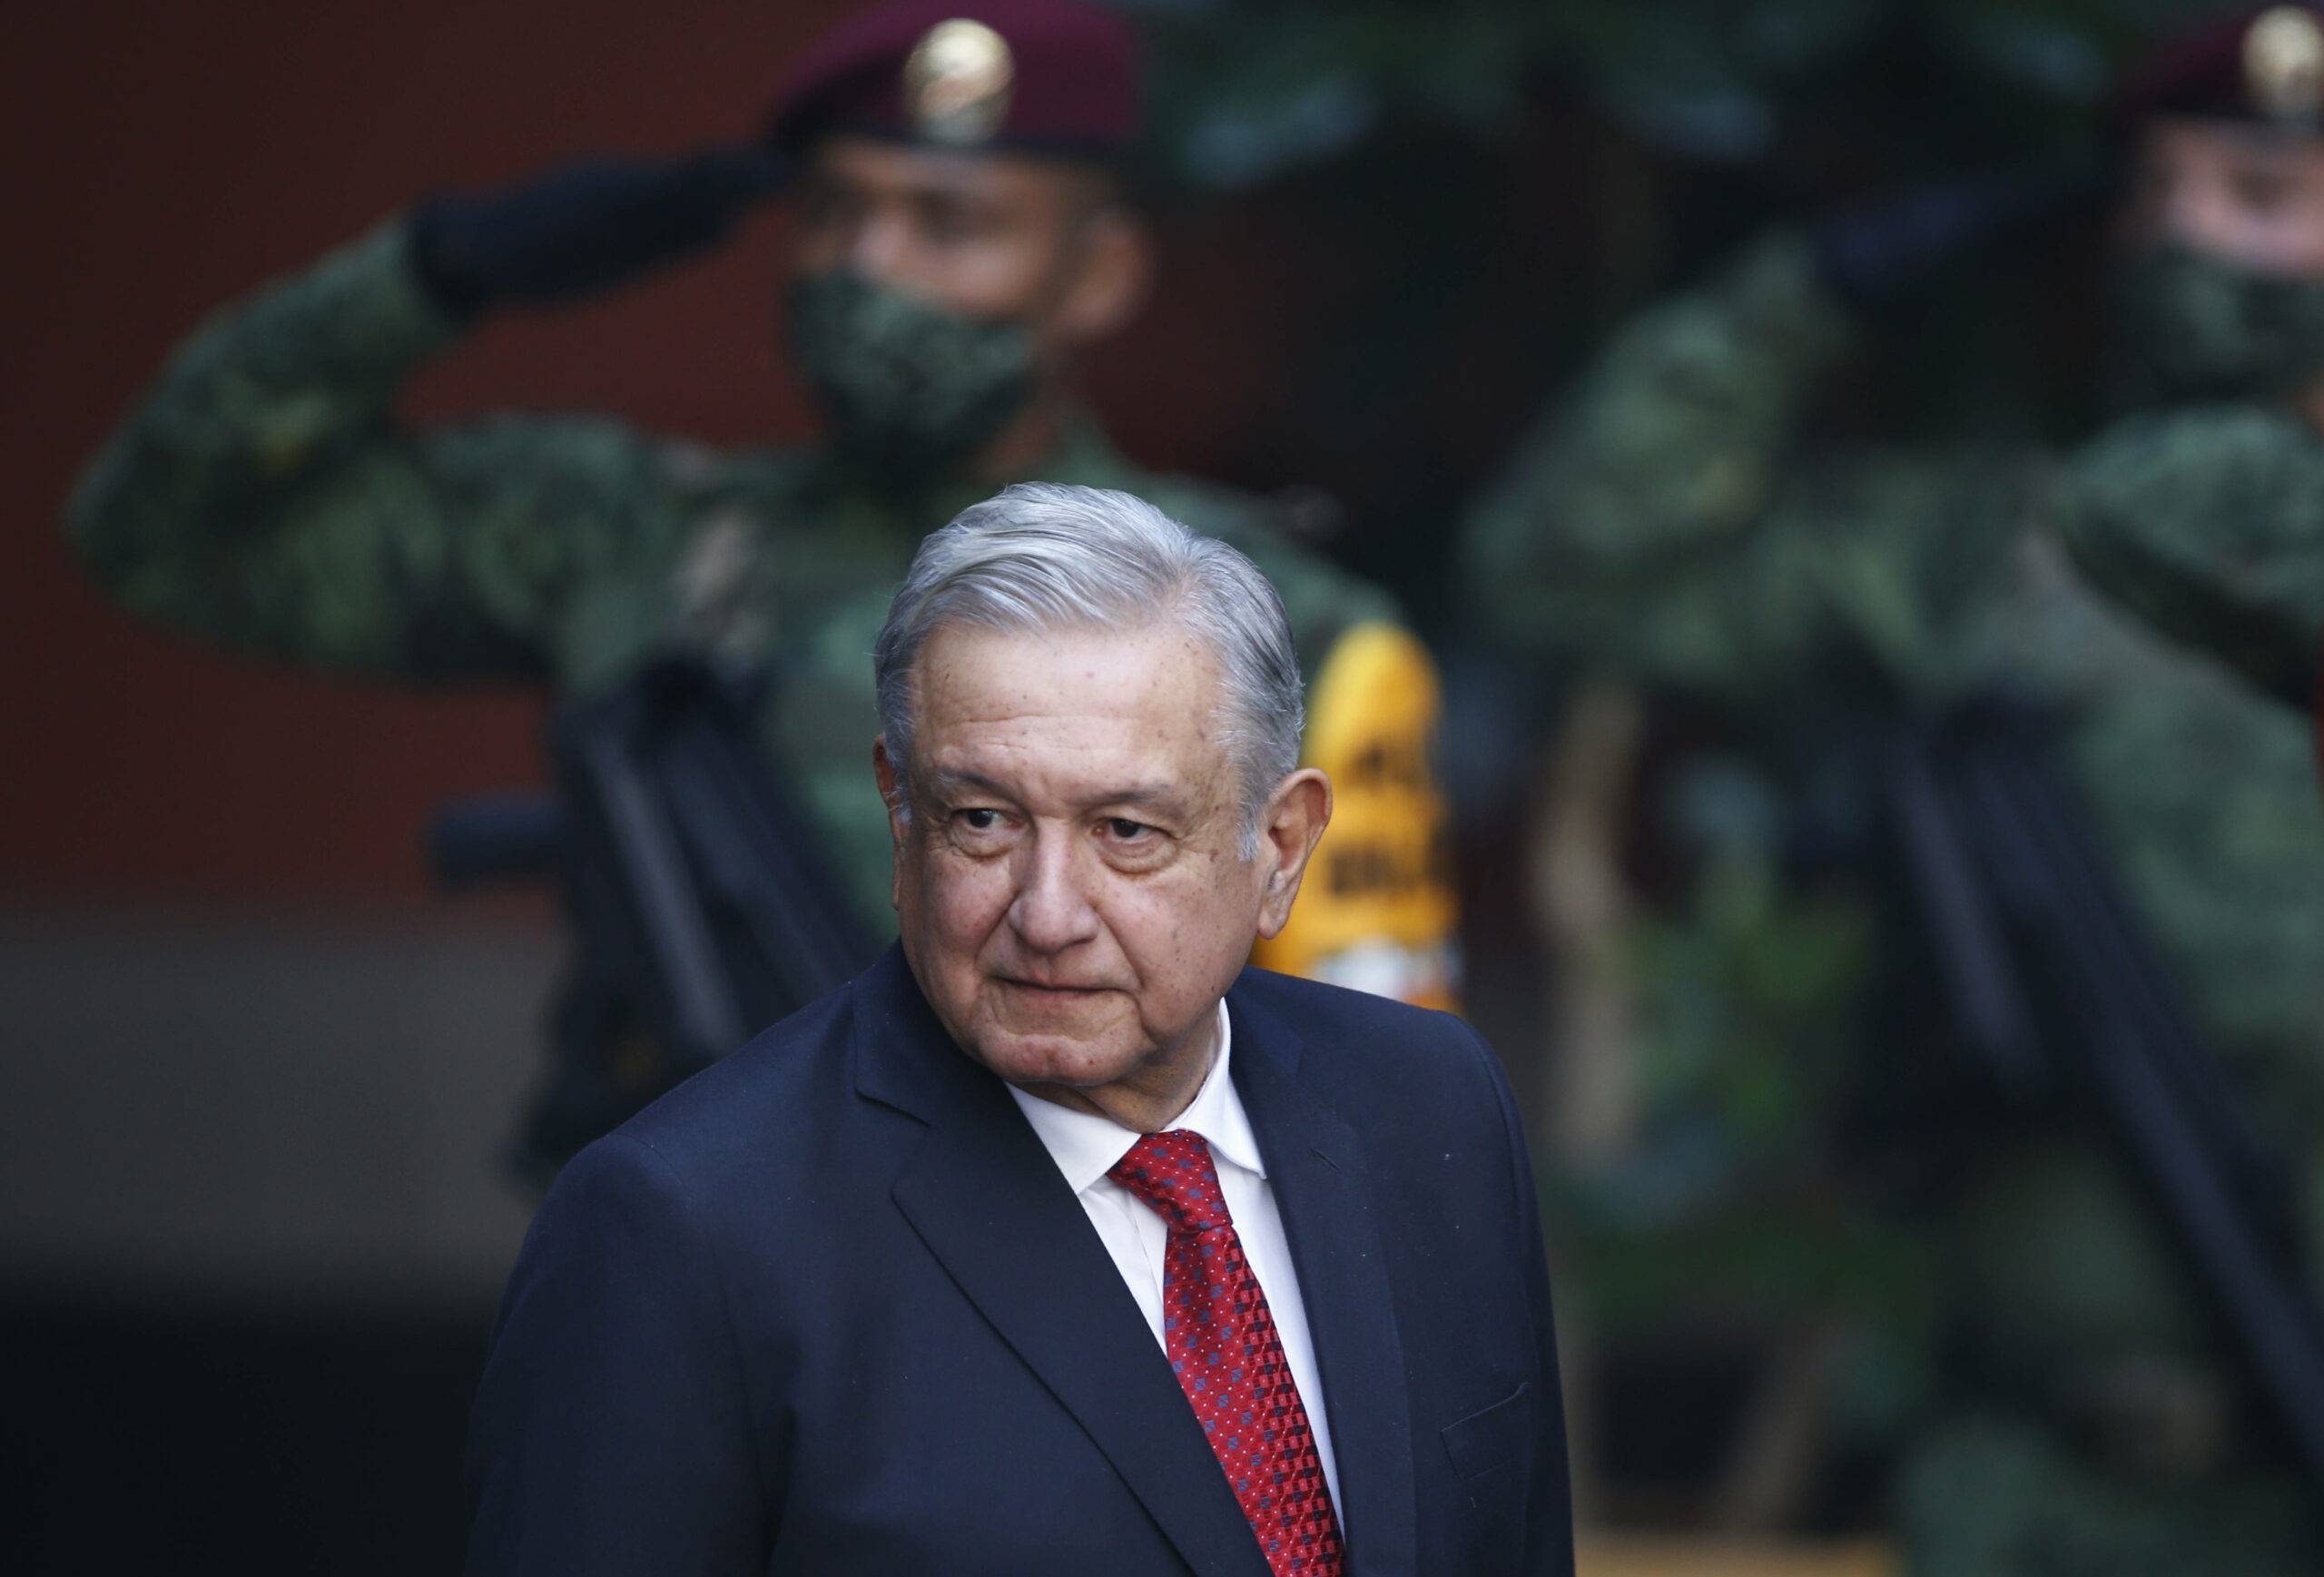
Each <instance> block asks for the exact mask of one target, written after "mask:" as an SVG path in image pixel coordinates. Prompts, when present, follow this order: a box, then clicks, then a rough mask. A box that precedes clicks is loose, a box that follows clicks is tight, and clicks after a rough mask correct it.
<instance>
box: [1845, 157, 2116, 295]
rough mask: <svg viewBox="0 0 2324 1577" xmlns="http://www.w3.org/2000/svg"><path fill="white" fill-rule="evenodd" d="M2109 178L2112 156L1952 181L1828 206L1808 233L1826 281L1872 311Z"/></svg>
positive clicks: (2062, 218)
mask: <svg viewBox="0 0 2324 1577" xmlns="http://www.w3.org/2000/svg"><path fill="white" fill-rule="evenodd" d="M2114 181H2115V173H2114V171H2113V169H2112V166H2110V165H2101V164H2097V163H2073V164H2070V165H2055V164H2053V165H2047V166H2043V167H2041V168H2037V169H2033V170H2024V171H2013V172H2009V173H2006V174H1987V175H1980V176H1974V177H1971V178H1969V179H1967V180H1962V181H1951V182H1945V183H1943V184H1941V185H1935V186H1924V187H1920V188H1918V189H1916V190H1915V191H1912V192H1905V193H1904V194H1903V195H1902V196H1898V197H1892V198H1888V199H1886V200H1884V201H1882V202H1876V203H1872V204H1870V205H1868V206H1866V207H1864V208H1857V209H1852V210H1850V211H1849V212H1846V213H1841V214H1837V215H1835V216H1833V217H1832V218H1830V219H1827V220H1825V221H1824V222H1822V223H1820V224H1818V225H1817V226H1816V228H1815V229H1814V230H1813V231H1811V232H1809V236H1808V241H1809V244H1810V246H1811V247H1813V249H1814V251H1815V254H1816V261H1817V267H1818V268H1819V269H1820V271H1822V273H1823V276H1824V280H1825V282H1826V283H1827V284H1829V285H1830V286H1831V287H1832V289H1833V290H1834V291H1837V293H1838V294H1839V295H1840V296H1841V298H1842V299H1843V300H1845V301H1847V302H1848V303H1849V304H1850V305H1851V306H1854V307H1856V308H1859V309H1862V310H1867V311H1874V312H1877V311H1879V310H1882V309H1884V308H1886V307H1891V306H1895V305H1896V304H1897V303H1899V302H1901V301H1905V300H1906V299H1908V298H1910V297H1911V296H1913V295H1915V293H1917V292H1918V291H1921V290H1922V289H1923V288H1924V287H1925V286H1926V285H1928V284H1929V283H1930V282H1931V281H1934V280H1935V278H1936V276H1937V275H1938V274H1940V273H1941V272H1943V271H1944V270H1945V268H1946V267H1947V266H1948V265H1950V264H1952V263H1954V262H1955V261H1959V260H1961V259H1963V258H1965V257H1967V256H1970V255H1972V254H1974V253H1980V252H1983V251H1985V250H1987V249H1988V248H1991V247H1994V246H1998V245H2002V244H2004V243H2006V242H2008V241H2014V240H2017V239H2020V238H2021V237H2024V236H2025V235H2027V234H2029V233H2030V232H2035V231H2038V230H2041V229H2043V228H2044V227H2045V226H2048V225H2050V224H2053V223H2063V222H2066V221H2068V220H2070V219H2071V218H2073V216H2074V215H2076V214H2080V213H2087V212H2093V211H2094V209H2095V208H2096V207H2097V205H2098V204H2100V203H2101V202H2103V201H2104V200H2105V199H2106V198H2107V197H2108V196H2109V195H2110V194H2111V192H2112V189H2113V185H2114Z"/></svg>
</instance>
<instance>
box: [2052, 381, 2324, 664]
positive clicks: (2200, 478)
mask: <svg viewBox="0 0 2324 1577" xmlns="http://www.w3.org/2000/svg"><path fill="white" fill-rule="evenodd" d="M2072 482H2073V486H2072V488H2071V490H2070V492H2069V494H2068V498H2069V501H2070V505H2071V507H2070V508H2067V509H2066V510H2065V511H2064V514H2063V526H2064V532H2065V541H2066V545H2067V547H2069V548H2070V549H2071V550H2072V552H2073V558H2074V562H2075V564H2076V565H2077V566H2078V567H2080V568H2081V569H2082V570H2083V573H2084V574H2086V575H2087V576H2088V577H2090V578H2091V579H2092V580H2093V582H2095V583H2096V584H2097V585H2099V586H2102V587H2103V588H2104V589H2105V591H2106V592H2107V594H2108V595H2109V596H2112V597H2113V598H2114V600H2115V601H2117V602H2118V603H2120V604H2121V605H2122V606H2124V607H2126V608H2128V609H2130V610H2131V611H2132V612H2133V613H2135V614H2137V615H2138V616H2140V617H2142V618H2143V619H2145V620H2146V621H2147V622H2148V623H2150V624H2152V626H2154V627H2155V628H2156V629H2158V630H2161V631H2162V632H2163V633H2164V634H2165V635H2168V636H2171V637H2172V638H2173V639H2176V640H2179V641H2182V642H2185V643H2186V644H2188V645H2189V646H2192V647H2194V648H2196V649H2198V650H2201V651H2205V652H2210V653H2211V654H2213V655H2217V656H2219V657H2220V658H2221V659H2223V660H2225V661H2226V662H2227V663H2228V664H2230V665H2232V666H2233V667H2234V668H2235V669H2236V670H2237V671H2238V672H2240V673H2241V674H2242V675H2244V676H2245V677H2247V678H2248V679H2250V682H2251V683H2252V684H2253V685H2257V686H2258V687H2259V688H2260V690H2261V691H2262V692H2263V693H2265V694H2267V695H2273V696H2275V697H2277V698H2279V699H2280V700H2282V701H2285V702H2287V703H2288V704H2290V705H2293V706H2297V707H2300V708H2303V709H2304V708H2306V707H2307V706H2309V705H2311V704H2312V703H2313V702H2314V700H2315V698H2316V694H2317V679H2318V675H2319V670H2324V439H2319V436H2318V434H2317V432H2316V430H2315V429H2314V428H2313V427H2311V426H2309V423H2308V422H2306V421H2305V420H2303V419H2301V418H2300V417H2299V415H2297V414H2296V413H2295V412H2293V411H2292V410H2290V409H2288V408H2282V407H2270V406H2258V405H2216V406H2205V407H2200V408H2197V409H2190V410H2176V411H2166V412H2162V413H2159V414H2155V415H2150V416H2142V417H2138V418H2134V419H2130V420H2127V421H2124V422H2122V424H2120V425H2119V426H2118V427H2117V428H2115V429H2113V430H2112V432H2110V433H2108V434H2107V435H2106V436H2105V437H2104V438H2103V439H2101V440H2100V441H2099V442H2097V443H2095V444H2093V445H2092V446H2091V447H2090V448H2089V450H2088V451H2087V452H2086V453H2084V454H2083V455H2082V456H2080V457H2078V458H2077V459H2076V462H2075V464H2074V466H2073V471H2072Z"/></svg>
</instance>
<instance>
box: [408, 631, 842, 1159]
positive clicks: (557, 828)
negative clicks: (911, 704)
mask: <svg viewBox="0 0 2324 1577" xmlns="http://www.w3.org/2000/svg"><path fill="white" fill-rule="evenodd" d="M757 700H758V696H757V694H756V691H755V687H754V686H752V685H743V684H738V683H736V682H734V680H732V679H730V678H728V677H726V676H724V675H721V674H719V673H716V672H714V671H713V670H712V669H711V668H709V667H708V666H707V665H704V664H703V663H701V662H699V661H696V660H694V659H689V658H672V659H668V660H665V661H664V662H661V663H658V664H656V665H653V666H651V667H649V668H647V669H646V670H645V671H644V672H643V673H641V674H640V675H638V676H637V677H636V678H635V679H632V680H630V681H629V682H627V683H626V684H625V685H622V686H621V687H619V688H618V689H615V690H614V691H612V692H611V693H609V694H607V695H604V696H601V697H598V698H596V699H592V700H589V701H586V702H582V703H578V704H576V705H572V706H570V707H567V708H566V709H565V710H564V711H562V712H560V713H559V714H558V715H556V718H555V719H554V720H553V721H552V724H551V726H550V748H551V754H552V756H553V759H554V762H555V764H556V798H555V800H554V801H542V800H538V799H528V800H510V799H497V800H487V801H476V802H469V803H464V804H461V805H457V806H454V807H452V808H451V809H450V810H449V811H448V812H447V813H445V814H443V815H442V816H441V817H439V819H438V823H437V825H436V828H435V832H434V838H433V852H434V855H435V861H436V864H437V867H438V870H439V872H442V873H443V874H444V875H445V876H446V877H447V878H448V879H449V880H452V881H472V880H477V879H479V878H484V877H491V876H503V875H511V874H528V875H546V874H549V873H551V872H555V873H556V874H557V875H558V876H559V877H560V878H561V880H562V882H563V885H564V889H565V896H566V905H567V908H568V909H569V911H570V912H571V913H572V916H573V919H574V922H575V924H576V927H577V929H578V931H579V932H580V940H581V947H580V963H579V975H578V978H577V979H576V981H574V983H573V999H572V1000H569V1001H568V1002H567V1003H566V1005H565V1008H564V1009H563V1010H562V1011H561V1012H560V1022H559V1028H558V1039H559V1040H560V1041H561V1042H563V1044H561V1045H560V1046H559V1048H558V1051H559V1055H560V1058H561V1059H562V1060H563V1061H564V1063H565V1065H566V1066H565V1070H564V1071H565V1073H566V1076H567V1078H566V1084H567V1086H568V1088H567V1089H566V1090H565V1091H564V1092H563V1094H562V1097H560V1092H559V1091H558V1090H557V1089H554V1088H553V1089H552V1090H551V1092H550V1095H549V1097H548V1099H547V1101H546V1102H545V1109H544V1111H543V1112H537V1113H536V1117H535V1121H534V1125H533V1126H534V1129H535V1132H534V1134H533V1135H532V1137H531V1138H529V1139H528V1140H527V1151H528V1154H527V1157H526V1160H527V1164H528V1165H531V1166H535V1167H547V1166H553V1165H554V1164H556V1163H557V1162H561V1161H562V1159H563V1158H564V1157H565V1155H566V1154H569V1153H570V1151H571V1150H572V1149H573V1148H577V1147H578V1145H579V1144H581V1143H584V1142H586V1140H587V1139H589V1138H595V1137H596V1133H597V1132H602V1131H604V1130H605V1129H607V1128H610V1127H612V1126H614V1125H615V1123H617V1122H619V1121H620V1120H621V1119H623V1118H625V1117H626V1116H627V1115H628V1114H629V1111H631V1110H634V1109H635V1108H636V1107H637V1106H639V1105H642V1104H644V1102H645V1100H647V1099H652V1097H653V1096H655V1095H657V1094H659V1093H660V1092H661V1091H662V1090H663V1089H667V1088H668V1087H669V1086H670V1085H671V1084H674V1083H675V1082H676V1081H677V1080H678V1079H682V1078H684V1076H685V1075H687V1074H689V1073H692V1072H694V1071H695V1070H697V1069H701V1068H703V1067H705V1066H707V1065H708V1064H709V1063H710V1062H712V1061H714V1060H716V1059H718V1058H720V1057H723V1056H724V1055H725V1054H726V1053H727V1052H729V1051H732V1050H734V1049H735V1048H737V1047H739V1046H741V1045H742V1044H743V1042H744V1041H746V1040H749V1039H750V1038H751V1037H752V1036H753V1035H754V1034H756V1033H757V1032H758V1031H759V1030H763V1029H764V1028H765V1027H766V1026H767V1025H769V1024H772V1023H773V1022H774V1021H775V1020H778V1019H781V1018H783V1017H784V1016H785V1015H787V1014H789V1013H791V1012H792V1011H793V1010H796V1009H798V1008H801V1007H803V1006H805V1005H806V1004H807V1003H808V1002H811V1001H812V1000H814V999H815V998H817V997H819V996H822V994H823V993H824V992H826V991H831V990H832V989H833V988H834V987H836V986H839V985H841V984H842V983H843V982H844V981H846V980H847V979H848V978H849V977H850V976H851V975H852V974H853V973H855V971H858V970H860V969H862V967H863V966H864V965H865V964H867V963H869V962H870V961H872V957H873V956H874V954H875V952H876V951H877V949H876V946H875V944H874V942H873V941H872V937H871V936H870V935H869V934H868V933H867V932H866V931H865V930H864V928H863V927H862V924H861V922H859V921H858V920H857V919H856V916H855V913H854V911H853V909H852V906H851V905H850V903H849V902H848V898H847V894H846V892H845V890H844V889H843V888H842V886H841V884H840V881H839V877H838V875H837V873H836V872H834V871H832V869H831V867H830V864H829V862H827V861H826V860H825V859H824V857H823V854H822V849H821V848H820V847H819V846H818V835H817V833H816V830H815V825H814V823H813V822H812V820H811V819H810V818H809V816H808V815H807V813H805V811H804V810H803V808H802V807H801V806H800V805H799V803H797V801H796V800H795V798H794V797H793V794H792V793H790V791H789V789H788V787H787V785H786V784H784V783H783V780H782V777H781V775H780V774H779V773H778V772H777V771H776V770H775V769H774V767H773V765H772V764H770V761H769V759H768V757H767V754H765V748H764V746H763V744H762V742H761V740H760V737H759V734H758V730H757V728H756V726H755V724H754V719H755V718H756V716H757V715H758V712H759V707H758V705H757ZM865 792H866V793H869V792H870V789H869V787H868V786H867V788H866V790H865ZM624 1038H625V1039H626V1040H628V1041H629V1042H630V1050H629V1059H630V1060H642V1061H644V1062H645V1064H646V1066H645V1067H643V1068H640V1069H630V1070H628V1071H627V1072H625V1073H622V1074H620V1075H618V1076H615V1077H606V1076H604V1071H603V1070H604V1067H605V1065H606V1063H607V1062H608V1061H609V1060H613V1059H612V1057H611V1054H610V1052H609V1048H608V1047H607V1045H606V1044H605V1042H607V1041H610V1040H616V1039H624ZM584 1087H586V1089H591V1090H595V1091H596V1093H595V1094H594V1095H584V1094H581V1093H579V1091H580V1090H581V1089H582V1088H584ZM559 1099H563V1100H564V1102H565V1104H566V1107H568V1108H575V1109H572V1110H569V1111H568V1112H566V1113H564V1114H561V1115H559V1114H555V1113H552V1112H550V1111H548V1110H547V1108H550V1107H554V1106H556V1104H557V1102H558V1101H559ZM581 1108H586V1109H581ZM547 1129H556V1132H555V1133H554V1135H552V1134H550V1133H549V1132H547ZM590 1130H595V1131H590ZM559 1152H562V1153H559Z"/></svg>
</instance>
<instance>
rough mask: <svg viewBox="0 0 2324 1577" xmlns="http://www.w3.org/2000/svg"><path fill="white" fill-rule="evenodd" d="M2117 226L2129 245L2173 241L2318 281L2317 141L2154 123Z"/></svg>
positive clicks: (2321, 192)
mask: <svg viewBox="0 0 2324 1577" xmlns="http://www.w3.org/2000/svg"><path fill="white" fill-rule="evenodd" d="M2123 229H2124V232H2125V235H2126V238H2127V239H2128V240H2129V241H2132V243H2133V244H2137V243H2142V242H2155V241H2176V242H2178V243H2180V244H2181V245H2184V246H2188V247H2191V248H2193V249H2194V250H2195V251H2201V252H2203V253H2205V254H2206V255H2208V256H2211V257H2213V258H2216V259H2218V260H2219V261H2222V262H2226V263H2230V264H2232V265H2235V266H2236V267H2239V268H2242V269H2246V270H2249V271H2251V272H2254V273H2260V274H2270V275H2276V276H2279V277H2286V278H2294V279H2324V141H2319V139H2317V138H2314V137H2308V136H2299V135H2293V134H2290V133H2283V132H2277V131H2272V130H2270V129H2269V128H2267V127H2264V126H2250V125H2244V124H2241V123H2236V122H2232V121H2211V120H2197V119H2191V118H2169V119H2163V120H2159V121H2157V122H2156V123H2154V124H2153V125H2152V126H2150V127H2149V128H2148V129H2147V132H2146V136H2145V141H2144V143H2142V146H2141V148H2140V152H2139V162H2138V169H2137V172H2136V179H2135V182H2134V184H2133V186H2132V193H2131V201H2130V205H2129V208H2128V211H2127V212H2126V214H2125V216H2124V224H2123Z"/></svg>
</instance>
